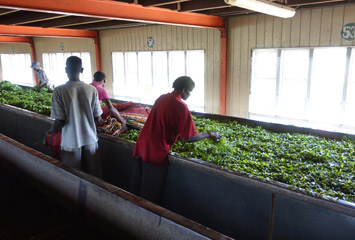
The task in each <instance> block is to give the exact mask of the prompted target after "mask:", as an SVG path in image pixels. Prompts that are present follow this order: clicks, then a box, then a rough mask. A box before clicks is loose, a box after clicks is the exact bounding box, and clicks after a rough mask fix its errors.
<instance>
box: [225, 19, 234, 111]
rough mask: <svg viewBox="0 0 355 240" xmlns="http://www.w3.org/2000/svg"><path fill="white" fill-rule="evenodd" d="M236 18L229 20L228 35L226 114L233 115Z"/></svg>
mask: <svg viewBox="0 0 355 240" xmlns="http://www.w3.org/2000/svg"><path fill="white" fill-rule="evenodd" d="M235 19H236V18H230V19H229V20H228V33H227V34H228V35H227V82H226V115H231V106H232V103H233V101H232V96H233V95H232V91H231V89H232V81H233V77H232V69H233V68H234V62H233V59H234V58H233V56H234V48H233V47H234V42H235V39H234V38H233V34H234V31H235V22H236V21H235Z"/></svg>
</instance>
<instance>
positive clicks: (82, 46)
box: [33, 37, 96, 74]
mask: <svg viewBox="0 0 355 240" xmlns="http://www.w3.org/2000/svg"><path fill="white" fill-rule="evenodd" d="M33 41H34V45H35V51H36V57H37V61H39V62H40V64H41V66H43V60H42V54H43V53H59V52H89V53H90V58H91V71H92V74H94V73H95V72H96V57H95V56H96V53H95V44H94V40H93V39H88V38H52V37H35V38H33ZM63 71H64V69H63ZM84 71H85V69H84Z"/></svg>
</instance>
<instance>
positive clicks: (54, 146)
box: [45, 130, 62, 160]
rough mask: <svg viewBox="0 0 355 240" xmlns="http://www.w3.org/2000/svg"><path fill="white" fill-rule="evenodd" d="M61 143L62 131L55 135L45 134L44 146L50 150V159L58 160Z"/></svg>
mask: <svg viewBox="0 0 355 240" xmlns="http://www.w3.org/2000/svg"><path fill="white" fill-rule="evenodd" d="M61 143H62V130H60V131H59V132H57V133H52V132H46V138H45V145H46V146H47V147H48V148H49V149H51V150H52V157H54V158H55V159H58V160H60V149H61V147H60V144H61Z"/></svg>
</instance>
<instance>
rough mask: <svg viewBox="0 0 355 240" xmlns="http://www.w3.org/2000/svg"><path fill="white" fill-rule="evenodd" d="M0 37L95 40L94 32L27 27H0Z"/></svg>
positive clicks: (96, 35)
mask: <svg viewBox="0 0 355 240" xmlns="http://www.w3.org/2000/svg"><path fill="white" fill-rule="evenodd" d="M0 35H16V36H31V37H70V38H92V39H96V38H97V37H98V34H97V32H96V31H88V30H75V29H60V28H41V27H27V26H8V25H0Z"/></svg>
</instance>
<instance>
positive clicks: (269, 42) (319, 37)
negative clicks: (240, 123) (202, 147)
mask: <svg viewBox="0 0 355 240" xmlns="http://www.w3.org/2000/svg"><path fill="white" fill-rule="evenodd" d="M354 12H355V4H343V5H336V6H326V7H317V8H311V9H300V10H296V15H295V16H294V17H293V18H290V19H282V18H278V17H272V16H268V15H264V14H250V15H242V16H237V17H231V18H229V19H228V56H227V62H228V65H227V104H226V110H227V115H230V116H237V117H242V118H247V117H248V105H249V88H250V72H251V68H250V65H251V53H252V51H251V50H252V49H254V48H294V47H327V46H354V45H355V42H354V41H347V40H344V39H343V38H342V36H341V31H342V28H343V26H344V25H345V24H347V23H354V22H355V15H354Z"/></svg>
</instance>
